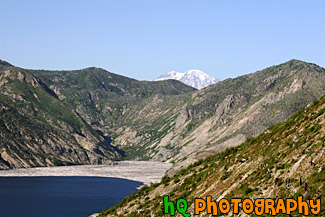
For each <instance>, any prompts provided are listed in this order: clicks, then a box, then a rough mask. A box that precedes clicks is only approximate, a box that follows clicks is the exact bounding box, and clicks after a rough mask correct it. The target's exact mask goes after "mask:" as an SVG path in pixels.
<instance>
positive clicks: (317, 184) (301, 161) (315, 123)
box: [99, 96, 325, 217]
mask: <svg viewBox="0 0 325 217" xmlns="http://www.w3.org/2000/svg"><path fill="white" fill-rule="evenodd" d="M324 145H325V96H324V97H322V98H321V99H320V100H318V101H315V102H314V103H313V104H312V105H308V106H306V107H305V108H304V109H301V110H300V111H299V112H297V113H295V114H294V115H293V116H291V117H290V118H289V119H288V120H287V121H285V122H282V123H279V124H276V125H274V126H272V127H270V128H268V129H266V130H264V131H263V132H262V133H261V134H260V135H259V136H257V137H253V138H249V139H247V140H246V141H245V142H244V143H242V144H241V145H239V146H237V147H232V148H227V149H226V150H225V151H223V152H219V153H217V154H215V155H212V156H209V157H207V158H205V159H201V160H199V161H197V162H195V163H193V164H191V165H190V166H189V167H187V168H184V169H182V170H180V171H179V172H178V173H176V174H175V175H174V176H172V177H170V176H165V177H163V179H162V181H161V182H160V183H158V184H152V185H151V186H144V187H142V188H141V189H140V190H139V191H138V193H133V194H131V195H129V196H127V197H126V198H125V199H124V200H123V201H121V202H120V203H119V204H118V205H116V206H115V207H112V208H110V209H107V210H104V211H102V212H101V213H100V215H99V217H104V216H105V217H108V216H126V217H131V216H132V217H141V216H156V217H157V216H170V215H168V214H164V204H163V197H164V196H169V198H168V200H169V201H172V202H174V204H175V202H176V200H177V199H179V198H182V199H185V200H186V201H187V204H188V208H187V213H190V214H191V215H190V216H193V215H192V214H193V213H194V199H195V198H202V199H204V200H205V199H206V197H207V196H211V201H217V202H219V201H220V199H222V198H226V199H228V200H230V199H231V198H240V199H242V200H243V199H246V198H250V199H252V200H253V201H254V200H256V199H258V198H271V199H279V198H283V199H288V198H293V199H295V200H297V198H298V197H300V196H302V197H303V200H304V201H306V200H309V199H314V200H316V199H320V201H321V203H320V204H319V205H320V207H319V208H318V209H317V211H318V213H319V214H318V215H315V214H313V213H311V211H310V210H308V213H305V214H304V215H308V216H324V215H325V195H324V189H325V182H324V180H325V158H324V156H325V146H324ZM309 209H310V207H309ZM231 210H233V209H232V208H231ZM298 211H299V210H298V209H296V210H295V211H294V212H292V213H290V216H302V215H303V214H301V213H300V214H299V213H298ZM262 212H263V211H262ZM304 212H306V210H304ZM207 215H208V214H207V212H206V211H204V212H202V213H201V214H200V215H199V216H207ZM233 215H234V214H233V211H230V212H228V214H225V216H233ZM237 215H238V216H247V214H245V213H244V212H243V209H240V212H239V214H237ZM251 215H252V216H257V215H256V214H254V213H252V214H251ZM264 215H265V216H271V215H269V214H264ZM175 216H183V215H182V214H180V213H178V212H176V215H175ZM277 216H288V215H287V214H286V213H281V212H280V213H278V214H277Z"/></svg>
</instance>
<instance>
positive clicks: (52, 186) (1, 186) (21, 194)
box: [0, 177, 142, 217]
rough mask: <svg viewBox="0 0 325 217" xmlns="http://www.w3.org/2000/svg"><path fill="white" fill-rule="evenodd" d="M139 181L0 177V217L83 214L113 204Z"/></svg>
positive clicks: (65, 216) (83, 215)
mask: <svg viewBox="0 0 325 217" xmlns="http://www.w3.org/2000/svg"><path fill="white" fill-rule="evenodd" d="M140 185H142V183H140V182H135V181H130V180H126V179H118V178H100V177H0V216H1V217H87V216H89V215H90V214H92V213H95V212H99V211H102V210H103V209H106V208H109V207H111V206H114V205H115V204H117V203H118V202H120V201H121V200H122V199H123V198H124V197H125V196H126V195H129V194H130V193H132V192H135V191H136V187H138V186H140Z"/></svg>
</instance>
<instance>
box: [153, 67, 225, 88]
mask: <svg viewBox="0 0 325 217" xmlns="http://www.w3.org/2000/svg"><path fill="white" fill-rule="evenodd" d="M167 79H175V80H179V81H181V82H183V83H184V84H187V85H189V86H192V87H195V88H197V89H201V88H204V87H206V86H209V85H211V84H215V83H217V82H218V81H219V80H218V79H216V78H213V77H211V76H210V75H208V74H206V73H205V72H202V71H201V70H197V69H192V70H188V71H187V72H175V71H171V72H168V73H166V74H163V75H161V76H159V77H158V78H157V79H155V81H161V80H167Z"/></svg>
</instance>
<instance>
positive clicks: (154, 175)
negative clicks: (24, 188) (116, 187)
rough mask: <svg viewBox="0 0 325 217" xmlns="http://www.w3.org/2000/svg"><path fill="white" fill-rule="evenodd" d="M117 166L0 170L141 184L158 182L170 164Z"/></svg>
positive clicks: (0, 174)
mask: <svg viewBox="0 0 325 217" xmlns="http://www.w3.org/2000/svg"><path fill="white" fill-rule="evenodd" d="M115 163H116V164H117V165H109V164H104V165H78V166H57V167H36V168H22V169H12V170H0V177H3V176H96V177H114V178H122V179H129V180H134V181H138V182H142V183H144V184H145V185H148V184H150V183H157V182H160V180H161V178H162V177H163V176H164V175H165V172H166V171H167V170H168V169H169V168H170V167H171V164H170V163H163V162H153V161H117V162H115Z"/></svg>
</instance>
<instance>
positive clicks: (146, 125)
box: [31, 68, 195, 160]
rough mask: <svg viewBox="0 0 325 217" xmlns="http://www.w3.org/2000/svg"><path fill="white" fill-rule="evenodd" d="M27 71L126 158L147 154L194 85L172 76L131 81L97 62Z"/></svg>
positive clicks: (148, 156) (135, 157)
mask: <svg viewBox="0 0 325 217" xmlns="http://www.w3.org/2000/svg"><path fill="white" fill-rule="evenodd" d="M31 73H33V74H34V75H36V76H37V77H39V78H41V79H42V81H44V82H45V83H46V84H47V85H48V86H49V87H50V88H51V90H53V91H54V92H55V93H56V94H57V95H58V97H59V98H60V99H61V100H62V101H63V102H64V103H65V104H67V105H70V107H71V108H72V109H73V110H74V111H75V112H76V113H77V114H79V115H80V116H81V117H82V118H83V119H84V120H86V121H87V123H88V124H89V125H91V126H92V127H93V128H94V129H96V130H98V131H101V132H102V133H103V134H104V135H105V136H107V137H110V138H111V139H113V144H114V145H117V146H118V147H121V148H122V149H123V150H125V151H126V156H127V158H128V159H142V160H143V159H144V160H147V159H150V158H151V157H150V154H151V151H147V150H146V149H145V148H148V146H150V145H152V144H153V142H152V141H154V140H156V139H161V138H162V137H163V136H164V135H165V133H164V132H161V131H162V130H164V129H165V131H166V129H169V128H170V126H169V125H168V123H171V122H172V121H173V120H174V119H175V117H176V115H177V113H178V111H179V110H180V109H181V108H182V107H183V105H184V104H186V101H187V100H188V99H190V97H191V93H192V92H193V91H195V89H194V88H192V87H189V86H187V85H185V84H183V83H181V82H179V81H176V80H167V81H158V82H149V81H137V80H135V79H130V78H127V77H124V76H120V75H116V74H114V73H110V72H108V71H105V70H103V69H99V68H87V69H83V70H76V71H45V70H39V71H31ZM140 134H141V135H140ZM142 134H143V135H142ZM144 144H146V145H145V147H143V145H144ZM149 149H151V150H152V151H155V150H154V148H149ZM147 153H148V154H147Z"/></svg>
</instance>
